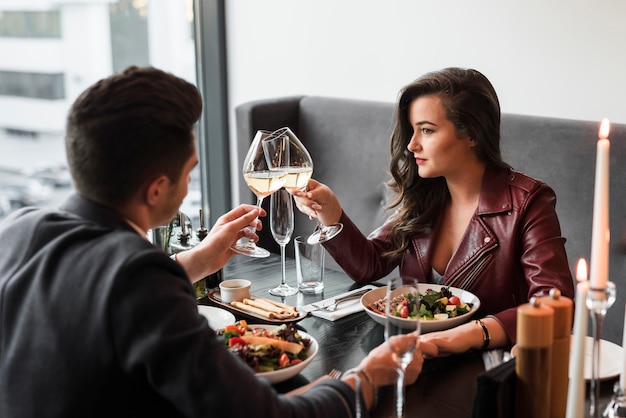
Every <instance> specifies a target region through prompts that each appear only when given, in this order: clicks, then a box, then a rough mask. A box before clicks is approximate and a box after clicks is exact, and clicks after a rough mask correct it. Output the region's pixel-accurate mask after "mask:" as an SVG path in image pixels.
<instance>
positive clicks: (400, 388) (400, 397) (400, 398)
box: [396, 367, 404, 418]
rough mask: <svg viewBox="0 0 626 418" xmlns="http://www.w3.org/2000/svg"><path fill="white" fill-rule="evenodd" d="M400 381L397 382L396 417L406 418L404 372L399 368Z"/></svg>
mask: <svg viewBox="0 0 626 418" xmlns="http://www.w3.org/2000/svg"><path fill="white" fill-rule="evenodd" d="M398 370H399V373H398V380H397V382H396V416H397V418H404V370H403V369H402V367H399V368H398Z"/></svg>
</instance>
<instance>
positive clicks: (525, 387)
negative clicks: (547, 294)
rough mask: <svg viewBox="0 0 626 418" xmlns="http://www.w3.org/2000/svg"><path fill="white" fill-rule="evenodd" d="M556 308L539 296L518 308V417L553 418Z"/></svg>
mask: <svg viewBox="0 0 626 418" xmlns="http://www.w3.org/2000/svg"><path fill="white" fill-rule="evenodd" d="M553 329H554V309H552V308H551V307H549V306H547V305H545V304H541V303H540V302H539V299H538V298H534V297H533V298H532V299H531V300H530V303H526V304H524V305H520V306H518V308H517V354H516V356H515V374H516V376H517V384H516V412H517V417H518V418H529V417H532V418H550V403H551V402H550V380H551V379H550V376H551V373H552V365H551V363H552V336H553V332H554V331H553Z"/></svg>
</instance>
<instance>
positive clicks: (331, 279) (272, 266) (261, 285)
mask: <svg viewBox="0 0 626 418" xmlns="http://www.w3.org/2000/svg"><path fill="white" fill-rule="evenodd" d="M286 271H287V283H288V284H290V285H291V286H296V272H295V261H294V260H293V259H290V258H288V259H287V264H286ZM223 273H224V276H223V277H224V280H226V279H233V278H242V279H248V280H250V281H252V287H251V292H252V293H253V294H256V295H260V296H263V297H266V298H268V299H276V300H280V301H282V302H284V303H287V304H290V305H294V306H302V305H306V304H309V303H312V302H315V301H318V300H322V299H325V298H328V297H332V296H335V295H338V294H340V293H343V292H346V291H349V290H351V289H354V288H356V287H357V286H356V285H355V283H354V282H353V281H352V280H351V279H350V278H349V277H348V276H347V275H346V274H345V273H343V272H338V271H334V270H327V271H326V274H325V277H324V286H325V287H324V291H323V293H321V294H318V295H303V294H302V293H298V294H297V295H294V296H290V297H286V298H280V297H274V296H271V295H270V294H269V293H268V290H269V289H270V288H272V287H275V286H276V285H278V284H279V283H280V257H279V256H278V255H275V254H273V255H272V256H270V257H269V258H265V259H258V258H252V257H246V256H235V257H233V258H232V259H231V260H230V261H229V263H228V264H227V265H226V266H225V267H224V271H223ZM374 284H376V283H374ZM199 303H202V304H212V301H210V300H209V299H208V298H204V299H201V300H200V301H199ZM235 316H236V317H237V316H238V315H237V314H236V313H235ZM237 319H240V318H237ZM245 319H248V321H250V320H249V318H245ZM259 322H261V321H259ZM298 326H299V327H301V328H302V329H303V330H304V331H305V332H307V333H309V334H310V335H311V336H313V337H314V338H315V339H316V340H317V341H318V343H319V352H318V355H317V356H316V358H315V359H313V361H312V362H311V364H310V365H309V366H308V367H307V368H306V369H305V370H304V371H303V372H302V373H300V374H299V375H297V376H296V377H294V378H292V379H289V380H288V381H286V382H283V383H279V384H277V385H275V387H276V389H277V391H279V392H283V393H284V392H287V391H289V390H292V389H295V388H297V387H300V386H302V385H304V384H307V383H309V382H311V381H313V380H315V379H317V378H319V377H321V376H323V375H325V374H327V373H328V372H329V371H330V370H331V369H333V368H336V369H339V370H342V371H345V370H347V369H350V368H352V367H355V366H357V365H358V364H359V362H360V361H361V359H363V357H365V356H366V355H367V353H368V352H369V351H370V350H371V349H372V348H374V347H376V346H377V345H379V344H381V343H382V342H383V341H384V335H383V327H382V326H381V325H379V324H377V323H376V322H374V321H373V320H372V319H370V317H369V316H368V315H367V314H366V313H365V312H358V313H356V314H353V315H349V316H347V317H344V318H341V319H339V320H337V321H334V322H331V321H327V320H325V319H321V318H318V317H313V316H309V317H306V318H304V319H303V320H301V321H300V322H298ZM484 371H485V367H484V363H483V359H482V355H481V353H478V352H473V353H467V354H464V355H459V356H452V357H446V358H437V359H433V360H427V361H426V362H425V364H424V369H423V372H422V375H421V376H420V377H419V379H418V380H417V382H416V383H415V384H413V385H411V386H409V387H407V388H406V399H407V411H408V414H409V415H408V416H423V417H427V416H436V417H438V418H448V417H450V418H463V417H468V418H469V417H471V416H472V410H473V405H474V397H475V393H476V377H477V376H478V375H479V374H480V373H482V372H484ZM614 381H615V379H613V380H611V381H606V382H603V383H602V386H601V387H602V393H603V399H602V400H601V402H600V407H601V408H602V409H604V407H605V405H606V404H607V402H608V400H609V399H610V393H611V388H612V385H613V382H614ZM391 390H392V389H391V388H386V389H385V390H383V391H382V392H381V398H380V403H379V407H378V408H377V410H376V411H373V413H372V416H373V417H377V416H388V415H387V414H388V411H390V410H391V405H390V403H391V402H390V401H389V400H390V398H391V393H392V392H390V391H391Z"/></svg>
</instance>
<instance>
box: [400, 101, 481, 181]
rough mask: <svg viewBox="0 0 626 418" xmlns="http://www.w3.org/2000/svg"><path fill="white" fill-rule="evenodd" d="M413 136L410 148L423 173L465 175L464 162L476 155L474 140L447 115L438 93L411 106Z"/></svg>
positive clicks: (431, 175) (428, 174) (427, 174)
mask: <svg viewBox="0 0 626 418" xmlns="http://www.w3.org/2000/svg"><path fill="white" fill-rule="evenodd" d="M408 116H409V123H410V124H411V126H412V127H413V136H411V140H410V141H409V144H408V145H407V149H408V150H409V151H410V152H411V153H413V157H414V158H415V164H417V167H418V172H419V175H420V177H423V178H435V177H442V176H443V177H446V178H450V177H454V176H455V175H463V172H464V169H463V168H464V166H465V165H466V164H467V163H468V162H469V161H470V160H472V159H475V158H476V155H475V153H474V151H473V148H474V145H475V143H474V141H473V140H472V139H471V138H469V137H468V136H465V135H459V134H458V133H457V131H456V129H455V128H454V125H453V124H452V122H451V121H450V120H449V119H448V118H447V116H446V112H445V109H444V108H443V106H442V104H441V99H440V98H439V97H438V96H423V97H418V98H417V99H415V100H413V102H412V103H411V105H410V107H409V113H408Z"/></svg>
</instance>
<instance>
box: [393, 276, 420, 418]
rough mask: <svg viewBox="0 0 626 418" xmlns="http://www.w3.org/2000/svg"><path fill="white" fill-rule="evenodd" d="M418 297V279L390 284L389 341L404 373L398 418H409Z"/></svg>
mask: <svg viewBox="0 0 626 418" xmlns="http://www.w3.org/2000/svg"><path fill="white" fill-rule="evenodd" d="M418 296H419V293H418V288H417V280H415V279H409V278H405V279H404V280H403V279H402V278H400V277H394V278H390V279H389V280H388V282H387V303H386V307H385V341H386V342H387V346H388V347H389V349H390V350H391V352H392V354H393V357H394V359H395V360H396V364H397V366H398V369H399V370H400V371H401V372H402V373H398V381H397V383H396V408H395V409H396V415H394V416H397V417H398V418H400V417H405V416H407V412H406V411H405V401H404V372H405V371H406V368H407V366H408V365H409V364H410V363H411V361H412V360H413V355H414V354H415V350H416V349H417V344H418V339H419V334H420V329H421V327H420V321H419V315H418V313H419V299H418ZM411 316H414V317H415V319H412V318H411Z"/></svg>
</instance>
